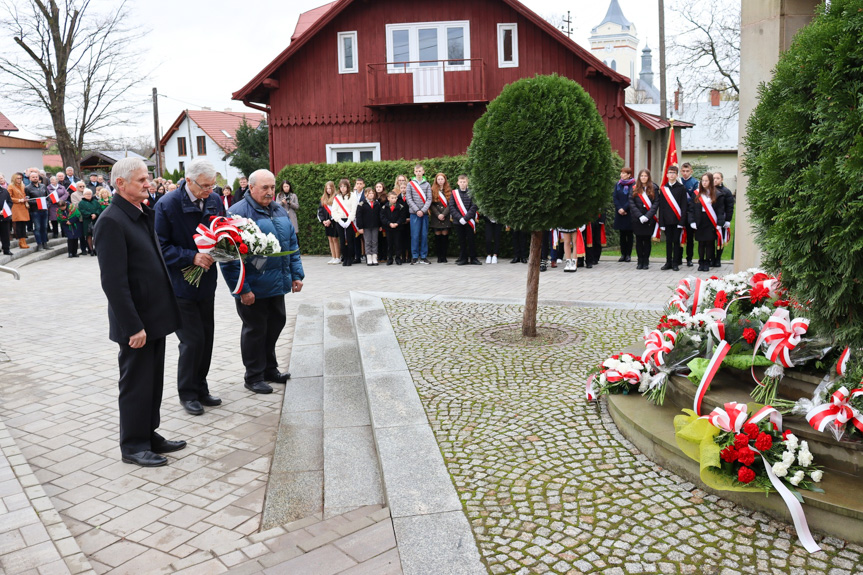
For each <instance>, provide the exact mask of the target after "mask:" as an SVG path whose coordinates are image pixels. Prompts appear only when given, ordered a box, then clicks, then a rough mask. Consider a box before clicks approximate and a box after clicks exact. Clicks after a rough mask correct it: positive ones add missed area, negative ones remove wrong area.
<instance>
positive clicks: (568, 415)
mask: <svg viewBox="0 0 863 575" xmlns="http://www.w3.org/2000/svg"><path fill="white" fill-rule="evenodd" d="M384 301H385V304H386V309H387V312H388V314H389V316H390V319H391V321H392V323H393V327H394V329H395V333H396V336H397V338H398V341H399V344H400V346H401V349H402V351H403V353H404V356H405V360H406V361H407V364H408V367H409V369H410V371H411V374H412V375H413V378H414V382H415V383H416V385H417V388H418V390H419V394H420V398H421V399H422V401H423V403H424V405H425V408H426V412H427V414H428V418H429V422H430V423H431V426H432V429H433V430H434V432H435V435H436V437H437V440H438V443H439V445H440V448H441V451H442V452H443V455H444V459H445V461H446V463H447V467H448V469H449V471H450V474H451V475H452V477H453V481H454V483H455V485H456V489H457V490H458V492H459V495H460V497H461V500H462V504H463V506H464V509H465V511H466V513H467V515H468V518H469V519H470V521H471V524H472V526H473V530H474V534H475V536H476V539H477V541H478V544H479V547H480V550H481V552H482V554H483V556H484V559H485V561H486V563H487V565H488V567H489V570H490V572H491V573H496V574H497V573H518V574H528V573H561V574H563V573H566V574H575V573H609V574H623V573H627V574H629V573H707V574H719V573H721V574H723V575H732V574H738V573H792V574H803V573H807V574H809V573H830V574H831V575H839V574H847V575H850V574H852V573H860V572H861V571H863V548H861V547H860V546H857V545H849V544H846V543H845V542H844V541H841V540H839V539H835V538H829V537H828V538H826V539H824V540H823V541H822V543H821V544H822V548H823V549H824V551H823V552H819V553H816V554H813V555H809V554H808V553H807V552H806V551H805V550H804V549H803V548H802V547H801V546H800V545H798V544H797V542H796V535H795V533H794V531H793V528H791V527H790V526H789V525H788V524H786V523H783V522H778V521H773V520H770V519H769V518H767V517H765V516H764V515H762V514H760V513H755V512H752V511H749V510H746V509H742V508H740V507H736V506H734V505H733V504H731V503H729V502H727V501H724V500H722V499H721V498H719V497H716V496H713V495H709V494H707V493H705V492H703V491H701V490H700V489H698V488H697V487H696V486H695V485H693V484H691V483H687V482H685V480H683V479H681V478H680V477H679V476H676V475H674V474H673V473H671V472H669V471H666V470H664V469H662V468H660V467H659V466H657V465H655V464H654V463H652V462H650V461H649V460H648V459H646V458H645V457H644V456H643V455H641V454H640V453H639V452H638V451H637V450H636V449H635V448H634V447H633V446H632V445H631V444H630V443H629V442H628V441H627V440H626V439H625V438H623V436H622V435H620V433H619V432H618V431H617V428H616V426H615V425H614V423H613V422H612V421H611V419H610V417H609V416H608V414H607V413H606V412H605V409H604V408H603V410H602V412H600V410H599V409H598V408H597V406H596V405H595V404H588V403H586V402H585V400H584V382H585V381H586V377H587V376H586V372H587V370H588V369H589V368H590V366H593V365H596V364H597V363H599V362H600V361H601V360H602V359H603V358H605V357H608V355H609V354H610V353H615V352H617V351H620V350H621V349H622V348H624V347H626V346H628V345H630V344H631V343H632V341H633V340H634V339H636V338H637V337H638V335H639V334H640V332H641V330H642V326H644V325H648V324H649V323H651V320H653V319H655V318H656V312H645V311H634V310H626V309H609V308H585V307H542V308H540V313H539V317H538V321H539V322H541V323H544V324H548V325H558V326H563V327H564V328H566V329H571V330H573V331H574V332H575V334H576V337H577V338H578V339H577V341H576V342H574V343H570V344H568V345H565V346H544V347H541V348H533V349H530V348H524V347H509V346H505V345H494V344H490V343H488V341H486V340H485V339H484V338H483V337H482V336H481V335H480V334H479V332H482V331H483V330H485V329H487V328H489V327H491V326H495V325H499V324H505V323H508V322H512V323H515V324H520V322H521V315H522V314H521V308H520V306H514V305H500V304H493V303H485V304H482V303H479V304H478V303H472V304H465V303H462V302H440V301H419V300H400V299H385V300H384ZM442 349H447V353H442ZM537 374H539V376H537Z"/></svg>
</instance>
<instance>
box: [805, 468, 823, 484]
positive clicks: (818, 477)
mask: <svg viewBox="0 0 863 575" xmlns="http://www.w3.org/2000/svg"><path fill="white" fill-rule="evenodd" d="M809 477H811V478H812V481H814V482H815V483H821V478H822V477H824V472H823V471H821V470H820V469H817V470H815V471H813V472H812V473H810V474H809Z"/></svg>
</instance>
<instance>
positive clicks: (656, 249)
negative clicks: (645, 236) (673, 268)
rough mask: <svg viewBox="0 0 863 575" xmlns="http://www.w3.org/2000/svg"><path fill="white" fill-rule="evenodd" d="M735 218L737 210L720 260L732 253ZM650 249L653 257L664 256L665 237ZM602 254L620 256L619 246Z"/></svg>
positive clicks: (725, 258) (726, 258) (633, 252)
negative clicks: (728, 239)
mask: <svg viewBox="0 0 863 575" xmlns="http://www.w3.org/2000/svg"><path fill="white" fill-rule="evenodd" d="M736 220H737V212H736V211H735V212H734V216H733V217H732V218H731V230H730V231H731V241H729V242H728V244H727V245H726V246H725V249H724V250H723V251H722V261H724V262H728V261H731V259H732V257H731V254H733V253H734V226H735V223H736ZM650 246H651V250H650V256H651V257H654V258H664V257H665V238H664V237H663V238H662V241H660V242H659V243H658V244H657V243H653V242H651V243H650ZM602 255H603V256H607V257H610V258H611V257H617V258H619V257H620V248H619V247H617V246H615V247H613V248H608V249H605V250H602ZM632 255H633V257H634V256H635V248H634V247H633V251H632ZM684 255H685V254H684ZM695 259H698V242H696V243H695Z"/></svg>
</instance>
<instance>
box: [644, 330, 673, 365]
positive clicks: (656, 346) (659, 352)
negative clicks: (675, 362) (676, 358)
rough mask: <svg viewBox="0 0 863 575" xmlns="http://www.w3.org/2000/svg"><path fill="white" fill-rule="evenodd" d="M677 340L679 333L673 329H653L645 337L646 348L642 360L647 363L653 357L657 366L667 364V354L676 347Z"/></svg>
mask: <svg viewBox="0 0 863 575" xmlns="http://www.w3.org/2000/svg"><path fill="white" fill-rule="evenodd" d="M676 341H677V334H675V333H674V332H673V331H659V330H658V329H655V330H653V331H652V332H650V333H648V334H647V335H646V336H645V338H644V347H645V349H644V354H643V355H642V356H641V361H642V362H644V363H647V362H648V361H650V360H651V359H652V360H653V363H655V364H656V365H657V366H660V365H665V354H666V353H669V352H670V351H671V350H672V349H674V344H675V343H676Z"/></svg>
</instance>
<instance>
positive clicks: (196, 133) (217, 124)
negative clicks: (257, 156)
mask: <svg viewBox="0 0 863 575" xmlns="http://www.w3.org/2000/svg"><path fill="white" fill-rule="evenodd" d="M244 120H245V121H246V123H248V124H249V125H250V126H252V127H257V126H258V125H259V124H260V123H261V122H262V121H263V120H264V115H263V114H257V113H254V112H231V111H224V112H219V111H214V110H184V111H183V112H182V113H181V114H180V116H179V117H178V118H177V119H176V120H175V121H174V123H173V124H172V125H171V127H170V128H169V129H168V131H167V132H165V135H164V136H162V139H161V140H160V141H159V146H160V148H161V151H162V153H163V154H164V168H165V169H167V170H168V171H171V172H173V171H174V170H177V169H179V170H180V171H185V169H186V164H188V163H189V162H191V161H192V160H194V159H196V158H206V159H207V160H209V161H210V163H212V164H213V166H215V168H216V171H217V172H219V173H220V174H221V175H222V176H223V177H224V178H225V179H226V180H227V181H228V185H233V183H234V180H235V179H237V178H239V177H240V176H241V175H243V174H240V171H239V170H238V169H237V168H235V167H234V166H232V165H231V163H230V159H225V160H223V159H222V158H223V157H224V156H225V154H226V153H228V152H231V151H233V150H234V148H235V147H236V146H235V144H234V137H235V136H236V133H237V128H239V127H240V126H241V125H242V123H243V121H244ZM246 175H248V174H246Z"/></svg>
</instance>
